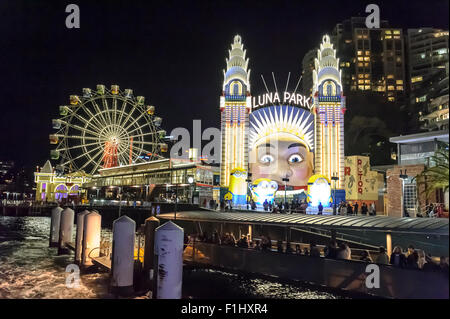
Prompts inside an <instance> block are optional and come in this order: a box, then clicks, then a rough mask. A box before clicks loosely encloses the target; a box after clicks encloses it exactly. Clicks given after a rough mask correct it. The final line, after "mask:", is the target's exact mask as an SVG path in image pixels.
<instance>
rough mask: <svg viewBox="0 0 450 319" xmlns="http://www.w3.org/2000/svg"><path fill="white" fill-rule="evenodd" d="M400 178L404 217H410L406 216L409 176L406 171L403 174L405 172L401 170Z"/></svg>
mask: <svg viewBox="0 0 450 319" xmlns="http://www.w3.org/2000/svg"><path fill="white" fill-rule="evenodd" d="M399 178H400V179H401V180H402V206H401V208H402V217H408V216H405V215H406V214H405V212H406V205H405V180H407V179H408V175H406V169H405V172H404V173H403V170H400V175H399Z"/></svg>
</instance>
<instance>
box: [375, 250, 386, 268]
mask: <svg viewBox="0 0 450 319" xmlns="http://www.w3.org/2000/svg"><path fill="white" fill-rule="evenodd" d="M378 252H379V253H378V256H377V258H376V259H375V263H377V264H383V265H389V256H388V255H387V254H386V249H384V247H382V246H380V248H379V249H378Z"/></svg>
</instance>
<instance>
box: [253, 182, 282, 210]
mask: <svg viewBox="0 0 450 319" xmlns="http://www.w3.org/2000/svg"><path fill="white" fill-rule="evenodd" d="M277 190H278V184H277V182H275V181H271V180H270V179H268V178H258V179H257V180H255V181H254V182H253V183H252V187H251V191H252V198H253V201H254V202H255V203H256V204H257V205H263V204H264V202H265V201H266V200H267V202H268V203H271V202H273V199H274V196H275V193H276V191H277Z"/></svg>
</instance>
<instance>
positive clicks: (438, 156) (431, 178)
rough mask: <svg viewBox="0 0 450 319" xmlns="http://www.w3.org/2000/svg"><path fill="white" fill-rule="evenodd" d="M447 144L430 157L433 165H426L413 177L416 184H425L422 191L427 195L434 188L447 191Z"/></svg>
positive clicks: (434, 189)
mask: <svg viewBox="0 0 450 319" xmlns="http://www.w3.org/2000/svg"><path fill="white" fill-rule="evenodd" d="M448 146H449V145H448V143H447V144H446V145H445V146H444V147H442V148H440V149H439V150H437V151H436V152H435V153H434V155H433V156H432V157H431V159H430V160H431V161H432V162H433V163H434V164H435V165H433V166H431V165H430V166H429V167H426V168H425V170H424V171H423V172H422V173H420V174H419V175H417V176H416V177H415V178H416V180H417V184H418V185H423V186H425V187H424V188H425V189H424V191H423V192H425V194H426V196H427V197H428V196H429V195H430V194H431V193H432V192H433V191H436V190H440V189H442V190H443V191H444V192H446V191H448V178H449V166H448V154H449V153H448Z"/></svg>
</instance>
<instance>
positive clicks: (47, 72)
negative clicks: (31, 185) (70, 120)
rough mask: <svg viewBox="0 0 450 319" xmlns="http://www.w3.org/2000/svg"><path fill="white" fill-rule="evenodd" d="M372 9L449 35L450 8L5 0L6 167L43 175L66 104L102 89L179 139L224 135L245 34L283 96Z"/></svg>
mask: <svg viewBox="0 0 450 319" xmlns="http://www.w3.org/2000/svg"><path fill="white" fill-rule="evenodd" d="M70 3H75V4H78V5H79V7H80V11H81V28H80V29H67V28H66V27H65V19H66V16H67V15H68V14H67V13H65V8H66V6H67V5H68V4H70ZM370 3H377V4H378V5H379V6H380V9H381V18H382V19H384V20H388V21H389V22H390V24H391V26H393V27H402V28H414V27H425V26H431V27H439V28H445V29H448V12H449V8H448V6H449V1H448V0H443V1H434V0H428V1H385V2H383V1H375V0H369V1H355V0H352V1H338V0H334V1H325V0H322V1H317V0H314V1H312V0H311V1H298V0H297V1H273V2H266V1H244V0H241V1H231V0H228V1H211V0H210V1H161V2H150V1H131V0H128V1H111V0H109V1H93V0H91V1H80V0H71V1H55V0H53V1H38V0H28V1H19V0H1V1H0V58H1V61H0V96H1V99H0V111H1V112H0V133H1V134H0V159H12V160H15V161H17V162H19V163H20V164H23V165H28V166H29V167H35V166H36V165H42V164H43V163H44V161H45V160H46V159H47V158H48V157H49V150H50V149H51V147H50V145H49V143H48V134H50V133H51V132H52V129H51V119H52V118H57V116H58V106H59V105H64V104H67V103H68V98H69V95H70V94H79V95H81V93H82V91H81V90H82V88H83V87H90V88H95V86H96V84H105V85H106V86H107V87H109V86H110V85H111V84H118V85H120V87H121V89H125V88H131V89H133V91H134V94H135V95H143V96H145V97H146V101H148V102H150V103H151V104H153V105H155V106H156V107H157V111H156V112H157V114H158V115H159V116H161V117H162V118H163V125H162V126H163V128H164V129H166V130H167V131H168V132H170V131H171V130H172V129H173V128H175V127H178V126H183V127H186V128H188V129H189V130H191V128H192V120H193V119H202V126H203V127H204V128H206V127H210V126H216V127H219V122H220V119H219V109H218V107H219V95H220V93H221V86H222V81H223V75H222V69H223V68H224V67H225V56H226V55H227V51H228V49H229V47H230V44H231V42H232V39H233V36H234V35H235V34H236V33H239V34H240V35H241V36H242V39H243V43H244V46H245V48H246V49H247V56H248V57H249V58H250V68H251V69H252V77H251V84H252V93H253V94H254V95H256V94H259V93H262V92H263V91H264V89H263V84H262V81H261V80H260V74H263V75H265V77H266V79H270V78H271V72H272V71H273V72H275V75H276V78H277V82H278V83H283V86H284V85H285V81H286V79H287V75H288V72H292V74H291V85H292V86H295V83H293V82H296V81H297V79H298V77H299V74H300V72H301V61H302V58H303V55H304V54H305V53H306V52H307V51H308V50H309V49H311V48H313V47H315V46H317V45H318V44H319V42H320V40H321V37H322V35H323V34H324V33H326V32H331V31H332V29H333V27H334V26H335V24H336V23H338V22H341V21H342V20H344V19H346V18H349V17H351V16H358V15H362V16H366V15H367V14H366V13H365V12H364V11H365V7H366V5H367V4H370ZM270 85H273V84H272V82H271V83H270V84H269V86H270ZM280 85H281V84H280ZM280 85H279V86H280ZM349 107H351V106H349Z"/></svg>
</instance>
